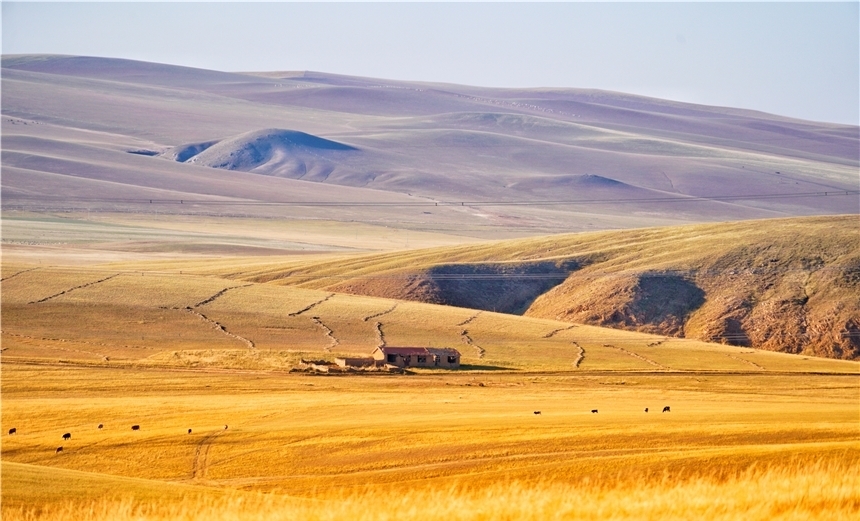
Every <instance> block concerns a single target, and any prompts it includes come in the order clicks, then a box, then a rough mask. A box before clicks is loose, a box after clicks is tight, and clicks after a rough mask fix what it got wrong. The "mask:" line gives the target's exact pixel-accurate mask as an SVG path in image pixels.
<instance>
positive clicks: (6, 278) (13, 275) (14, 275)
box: [0, 268, 39, 282]
mask: <svg viewBox="0 0 860 521" xmlns="http://www.w3.org/2000/svg"><path fill="white" fill-rule="evenodd" d="M37 269H39V268H30V269H28V270H21V271H19V272H18V273H13V274H11V275H9V276H8V277H3V278H2V279H0V282H5V281H7V280H9V279H11V278H12V277H17V276H18V275H21V274H22V273H27V272H28V271H35V270H37Z"/></svg>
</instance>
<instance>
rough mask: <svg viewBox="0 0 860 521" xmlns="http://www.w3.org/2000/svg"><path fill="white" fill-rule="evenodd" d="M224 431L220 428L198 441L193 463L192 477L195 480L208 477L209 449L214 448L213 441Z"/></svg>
mask: <svg viewBox="0 0 860 521" xmlns="http://www.w3.org/2000/svg"><path fill="white" fill-rule="evenodd" d="M223 432H224V431H223V430H219V431H216V432H213V433H211V434H207V435H206V436H203V438H202V439H201V440H200V441H199V442H198V443H197V447H196V448H195V450H194V460H193V461H192V463H191V479H193V480H195V481H196V480H201V479H206V472H207V471H208V470H209V449H211V448H212V442H213V441H214V440H215V438H217V437H218V436H220V435H221V434H222V433H223Z"/></svg>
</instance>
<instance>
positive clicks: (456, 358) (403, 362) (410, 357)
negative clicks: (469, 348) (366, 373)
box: [373, 347, 460, 369]
mask: <svg viewBox="0 0 860 521" xmlns="http://www.w3.org/2000/svg"><path fill="white" fill-rule="evenodd" d="M373 358H374V359H375V360H376V361H377V363H379V364H386V365H393V366H397V367H444V368H447V369H455V368H457V367H460V352H459V351H457V350H456V349H452V348H450V347H444V348H436V347H377V348H376V350H375V351H373Z"/></svg>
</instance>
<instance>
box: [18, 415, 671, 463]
mask: <svg viewBox="0 0 860 521" xmlns="http://www.w3.org/2000/svg"><path fill="white" fill-rule="evenodd" d="M645 412H648V407H645ZM663 412H672V409H671V408H670V407H669V406H668V405H667V406H665V407H663ZM540 413H541V412H540V411H535V414H540ZM591 413H592V414H597V409H591ZM98 428H99V429H103V428H104V424H102V423H100V424H99V426H98ZM226 429H227V426H226V425H225V426H224V430H226ZM131 430H133V431H139V430H140V425H132V426H131ZM17 432H18V429H17V428H16V427H12V428H11V429H9V434H16V433H17ZM188 434H191V429H188ZM70 439H72V433H71V432H67V433H65V434H63V440H70ZM60 452H63V446H62V445H61V446H59V447H57V450H56V453H57V454H59V453H60Z"/></svg>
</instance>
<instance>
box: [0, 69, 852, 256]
mask: <svg viewBox="0 0 860 521" xmlns="http://www.w3.org/2000/svg"><path fill="white" fill-rule="evenodd" d="M2 66H3V69H2V82H3V85H2V86H3V100H2V101H3V103H2V114H3V121H2V133H3V145H2V146H3V169H4V176H3V181H2V197H3V201H4V209H7V210H21V211H30V210H37V211H45V210H49V211H50V210H62V211H73V210H76V211H91V212H93V211H95V212H100V213H109V212H121V213H137V214H147V215H152V214H154V213H156V212H157V213H159V214H174V215H210V216H211V215H219V216H245V217H263V218H284V217H290V218H301V219H319V218H326V219H331V220H340V221H360V222H365V223H370V222H372V223H375V224H384V225H387V226H393V227H397V228H400V229H429V228H434V229H449V230H456V231H457V233H459V234H461V235H464V236H470V237H481V238H485V239H487V238H490V239H491V238H504V237H511V236H528V235H536V234H545V233H557V232H563V231H584V230H599V229H615V228H631V227H641V226H658V225H671V224H685V223H693V222H719V221H727V220H740V219H755V218H777V217H789V216H802V215H820V214H849V213H857V212H858V211H860V208H858V201H857V188H858V186H857V168H858V165H860V158H858V150H860V137H858V136H859V135H860V133H858V128H857V127H853V126H845V125H835V124H828V123H816V122H808V121H798V120H793V119H789V118H784V117H779V116H774V115H770V114H764V113H758V112H753V111H747V110H737V109H730V108H723V107H707V106H700V105H691V104H685V103H677V102H672V101H666V100H659V99H652V98H645V97H640V96H633V95H628V94H621V93H613V92H602V91H595V90H588V89H545V88H535V89H491V88H480V87H468V86H460V85H444V84H432V83H420V82H402V81H388V80H380V79H372V78H360V77H347V76H338V75H333V74H324V73H314V72H284V73H277V72H274V73H272V72H269V73H229V72H218V71H206V70H200V69H192V68H185V67H178V66H169V65H160V64H151V63H142V62H135V61H129V60H119V59H106V58H93V57H75V56H54V55H28V56H4V57H3V61H2ZM273 129H274V130H273ZM321 187H324V188H321ZM180 202H181V203H182V205H181V206H180V204H179V203H180ZM308 203H314V204H308ZM317 203H326V204H328V205H330V207H325V208H322V207H320V206H316V205H315V204H317ZM356 203H361V204H356Z"/></svg>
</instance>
